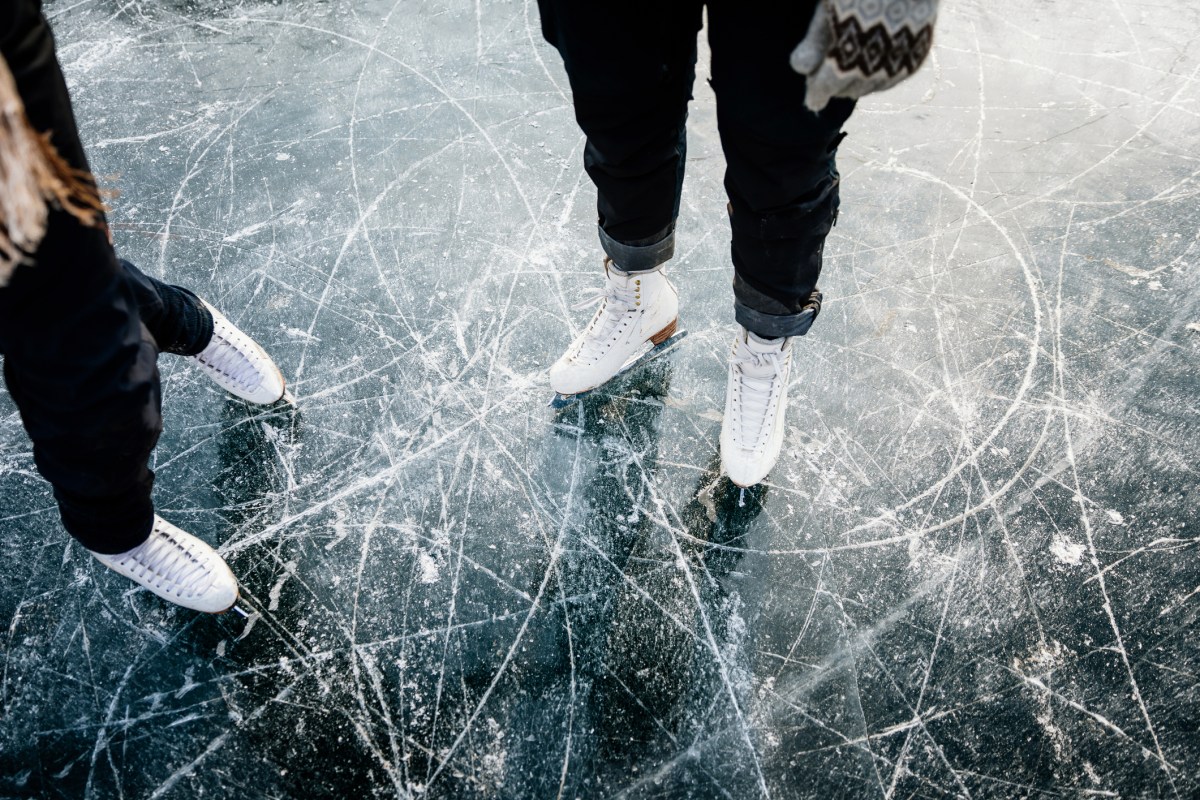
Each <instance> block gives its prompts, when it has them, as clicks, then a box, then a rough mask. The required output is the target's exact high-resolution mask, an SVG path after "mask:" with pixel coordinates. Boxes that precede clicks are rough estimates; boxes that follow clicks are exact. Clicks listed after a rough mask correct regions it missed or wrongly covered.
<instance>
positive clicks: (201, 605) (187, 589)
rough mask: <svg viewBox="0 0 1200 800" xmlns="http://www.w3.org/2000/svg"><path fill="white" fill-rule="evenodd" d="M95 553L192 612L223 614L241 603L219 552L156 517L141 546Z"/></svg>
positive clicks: (109, 564)
mask: <svg viewBox="0 0 1200 800" xmlns="http://www.w3.org/2000/svg"><path fill="white" fill-rule="evenodd" d="M92 555H93V556H95V557H96V560H97V561H99V562H100V563H101V564H103V565H104V566H106V567H108V568H109V569H111V570H113V571H114V572H119V573H120V574H122V575H124V576H125V577H126V578H129V579H130V580H132V581H133V582H134V583H139V584H141V585H142V586H145V587H146V588H147V589H149V590H150V591H152V592H154V593H155V594H156V595H158V596H159V597H161V598H162V599H164V600H167V601H170V602H172V603H175V604H176V605H180V606H183V607H184V608H190V609H192V610H193V611H204V612H206V613H209V614H220V613H222V612H225V611H228V610H229V609H230V608H231V607H233V604H234V603H235V602H237V598H238V585H237V579H236V578H234V577H233V573H232V572H231V571H230V570H229V566H228V565H227V564H226V563H225V560H224V559H222V558H221V556H220V555H218V554H217V551H216V550H213V549H212V548H211V547H209V546H208V545H207V544H205V543H204V542H202V541H200V540H199V539H197V538H196V537H195V536H192V535H191V534H189V533H185V532H184V531H181V530H180V529H179V528H176V527H175V526H174V525H172V524H171V523H169V522H167V521H166V520H165V519H163V518H162V517H159V516H157V515H155V517H154V527H153V528H152V529H151V531H150V538H149V539H147V540H146V541H144V542H142V543H141V544H139V545H138V546H137V547H135V548H133V549H132V550H127V551H126V552H124V553H117V554H116V555H105V554H104V553H95V552H93V553H92Z"/></svg>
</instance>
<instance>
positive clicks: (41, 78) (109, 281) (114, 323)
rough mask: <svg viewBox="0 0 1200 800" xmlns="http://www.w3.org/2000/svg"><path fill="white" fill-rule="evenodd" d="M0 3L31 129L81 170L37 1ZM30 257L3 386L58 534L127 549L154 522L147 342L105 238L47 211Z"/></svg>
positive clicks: (1, 296) (153, 393)
mask: <svg viewBox="0 0 1200 800" xmlns="http://www.w3.org/2000/svg"><path fill="white" fill-rule="evenodd" d="M4 5H5V8H4V11H3V12H0V17H2V19H0V22H3V23H4V24H3V25H0V30H3V31H4V33H3V38H2V39H0V50H2V52H3V55H4V58H5V60H6V61H7V62H8V65H9V68H10V69H11V71H12V73H13V76H14V78H15V79H16V81H17V86H18V90H19V91H20V93H21V96H22V98H23V99H24V101H25V106H26V113H27V115H28V117H29V119H30V121H31V123H32V124H33V125H34V127H35V128H36V129H38V130H49V131H51V135H52V142H53V143H54V145H55V146H56V148H57V149H58V151H59V153H60V154H61V155H62V156H63V157H64V158H65V159H66V160H67V161H68V163H70V164H71V166H72V167H75V168H76V169H80V170H87V168H88V166H87V161H86V159H85V157H84V154H83V148H82V146H81V145H80V143H79V138H78V135H77V133H76V130H75V120H74V116H73V114H72V112H71V105H70V99H69V97H68V96H67V90H66V85H65V83H64V82H63V79H62V73H61V71H60V70H59V66H58V62H57V59H56V58H55V55H54V40H53V37H52V35H51V33H50V29H49V27H48V26H47V25H46V22H45V20H44V19H43V18H42V16H41V13H40V10H39V6H40V4H39V3H37V2H35V0H13V2H10V3H6V4H4ZM33 260H34V262H35V263H34V264H33V265H29V266H22V267H18V268H17V270H16V272H15V273H14V274H13V278H12V281H11V283H10V284H9V285H8V286H7V287H6V288H4V289H0V351H2V352H3V353H4V357H5V360H4V372H5V379H6V381H7V383H8V386H9V390H10V392H11V393H12V397H13V399H14V400H15V401H16V403H17V406H18V408H19V409H20V411H21V417H22V420H23V422H24V424H25V427H26V430H27V431H28V432H29V435H30V438H31V439H33V443H34V459H35V461H36V463H37V466H38V469H39V471H40V472H41V473H42V475H43V476H45V477H46V479H47V480H49V481H50V482H51V484H52V485H53V486H54V493H55V497H56V498H57V500H58V502H59V507H60V510H61V512H62V517H63V524H64V526H65V527H66V528H67V531H68V532H69V533H71V535H73V536H75V537H76V538H77V539H79V540H80V542H81V543H83V545H84V546H85V547H87V548H88V549H90V550H96V551H101V552H110V553H112V552H120V551H122V550H127V549H129V548H131V547H134V546H136V545H138V544H140V543H142V542H143V541H145V540H146V538H147V537H148V536H149V534H150V530H151V526H152V522H153V517H154V510H153V506H152V505H151V502H150V488H151V486H152V484H153V481H154V475H153V473H152V472H151V471H150V470H149V469H148V467H147V461H148V458H149V454H150V451H151V450H152V449H153V447H154V445H155V443H156V442H157V440H158V435H159V431H160V430H161V426H162V418H161V415H160V409H159V385H158V371H157V367H156V365H155V359H156V355H157V354H156V352H155V347H154V342H153V340H152V339H151V338H150V336H149V334H148V333H147V331H146V330H145V328H144V327H143V325H142V323H141V321H140V319H139V317H138V312H137V302H136V300H135V298H134V296H133V292H132V291H131V290H130V288H129V286H128V285H127V284H126V282H125V279H124V276H123V274H122V271H121V269H120V267H119V266H118V264H117V261H116V258H115V256H114V255H113V252H112V247H111V246H110V245H109V243H108V240H107V234H106V232H105V231H102V230H97V229H92V228H85V227H83V226H82V225H80V224H79V222H78V221H77V220H75V218H74V217H71V216H70V215H68V214H66V213H63V212H59V211H51V213H50V217H49V220H48V226H47V232H46V236H45V239H44V240H43V242H42V244H41V246H40V247H39V248H38V250H37V252H36V253H34V254H33Z"/></svg>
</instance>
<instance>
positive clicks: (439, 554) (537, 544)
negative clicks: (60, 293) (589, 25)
mask: <svg viewBox="0 0 1200 800" xmlns="http://www.w3.org/2000/svg"><path fill="white" fill-rule="evenodd" d="M943 6H944V7H943V10H942V17H941V20H940V22H939V27H938V32H937V37H936V46H935V49H934V52H933V56H932V58H931V60H930V62H929V63H928V64H927V65H926V67H925V68H924V69H923V70H922V72H921V73H920V74H919V75H918V76H917V77H915V78H914V79H913V80H911V81H910V82H908V83H907V84H905V85H903V86H902V87H900V88H898V89H896V90H894V91H891V92H889V93H886V94H883V95H878V96H874V97H871V98H869V99H867V100H865V101H864V102H862V103H861V104H860V106H859V108H858V110H857V111H856V113H855V115H854V116H853V117H852V118H851V120H850V122H849V124H848V125H847V131H848V133H849V136H848V138H847V139H846V140H845V142H844V143H843V145H842V147H841V150H840V157H839V163H840V167H841V172H842V176H843V189H842V213H841V217H840V220H839V223H838V226H837V227H836V228H835V229H834V232H833V235H832V236H831V237H830V239H829V242H828V245H827V248H826V264H825V272H824V275H823V279H822V281H821V287H822V289H823V290H824V292H825V296H826V307H825V310H824V312H823V313H822V315H821V318H820V319H819V320H818V322H817V324H816V325H815V326H814V328H813V330H812V332H811V333H810V334H809V335H808V336H807V337H806V338H805V339H803V340H802V341H801V342H800V343H799V347H798V350H797V359H798V360H797V363H796V369H795V370H794V372H793V384H792V386H791V391H792V403H791V407H790V409H789V412H788V440H787V443H786V445H785V449H784V454H783V456H782V458H781V460H780V463H779V465H778V466H777V467H776V469H775V470H774V472H773V473H772V475H771V477H770V479H769V480H768V482H767V483H766V484H765V485H763V486H761V487H758V488H756V489H755V490H753V491H750V492H747V493H746V495H745V496H744V497H742V496H740V494H739V493H738V492H736V491H735V490H733V489H732V488H731V486H730V485H729V484H728V482H727V481H724V480H722V479H719V477H718V474H717V467H718V462H717V440H718V433H719V428H720V415H721V410H722V406H723V401H724V387H725V368H726V367H725V365H726V357H727V349H728V345H729V340H730V338H731V335H732V325H733V318H732V296H731V292H730V289H729V284H730V281H731V278H732V271H731V267H730V265H729V262H728V228H727V222H726V219H725V214H724V204H725V198H724V193H723V189H722V185H721V179H722V173H723V160H722V157H721V152H720V147H719V143H718V140H717V135H716V123H715V110H714V109H715V106H714V100H713V96H712V93H711V90H710V89H709V88H708V86H707V85H706V84H705V83H704V80H703V78H704V77H705V76H706V75H707V69H708V68H707V63H706V60H705V59H706V51H705V49H704V47H703V44H702V51H701V64H700V66H699V80H698V81H697V84H696V100H695V101H694V103H693V106H692V114H691V117H690V120H689V141H690V152H689V159H688V177H687V182H686V184H685V188H684V198H683V213H682V216H681V220H680V227H679V250H678V255H677V257H676V259H675V261H674V262H673V264H672V266H671V272H672V275H673V277H674V279H675V280H676V282H677V284H678V285H679V287H680V291H681V303H682V321H683V323H684V324H685V326H686V327H687V328H688V330H689V335H688V337H687V338H686V339H685V340H684V341H683V343H682V345H681V346H680V347H679V348H678V349H677V350H676V351H675V352H673V353H672V354H671V355H669V356H668V357H665V358H663V359H660V360H658V361H656V362H654V363H653V364H652V365H651V366H649V367H647V368H645V369H642V370H639V371H636V372H634V373H632V374H630V375H629V376H627V377H625V378H623V379H622V380H620V381H618V382H617V383H616V384H615V385H613V386H611V387H610V388H609V389H608V390H607V391H604V392H601V393H599V394H598V395H595V396H593V397H590V398H588V399H587V400H586V401H584V402H581V403H578V404H576V405H574V406H571V407H569V408H567V409H564V410H563V411H560V412H557V413H556V412H554V411H553V410H552V409H550V408H547V406H546V403H547V401H548V400H549V398H550V392H549V388H548V384H547V378H546V370H547V368H548V366H549V364H550V363H551V362H552V361H553V360H554V358H555V357H557V355H558V353H559V352H561V350H562V349H563V348H564V347H565V346H566V344H567V343H568V341H569V340H570V338H571V337H572V335H573V334H574V332H575V331H577V330H578V327H579V326H580V325H581V324H583V323H584V322H585V319H584V316H585V314H586V313H587V312H578V311H572V310H571V306H572V305H573V304H574V303H575V302H576V301H577V300H579V299H580V298H581V297H582V296H584V295H585V294H586V293H587V292H588V291H589V290H590V289H591V288H592V287H594V286H595V285H597V283H598V276H599V270H600V260H601V255H600V250H599V247H598V243H597V241H596V234H595V227H594V226H595V216H594V202H595V194H594V191H593V189H592V187H591V185H590V183H589V182H588V180H587V178H586V175H585V174H584V172H583V169H582V148H583V139H582V136H581V134H580V133H579V131H578V129H577V127H576V125H575V122H574V118H573V114H572V110H571V104H570V95H569V91H568V86H567V82H566V77H565V74H564V73H563V70H562V68H561V63H560V61H559V59H558V55H557V53H555V52H554V51H553V50H552V49H551V48H550V47H549V46H548V45H546V44H545V43H543V42H542V40H541V37H540V32H539V27H538V18H537V7H536V4H535V3H533V2H530V1H528V0H527V1H526V2H495V1H493V2H486V3H484V2H481V1H480V0H477V1H476V2H475V3H473V4H472V3H468V2H463V1H459V2H442V1H441V0H430V1H429V2H422V1H420V0H405V2H400V0H358V1H357V2H350V1H349V0H282V1H281V2H264V1H262V0H236V1H234V0H218V1H216V2H199V1H198V0H157V1H154V2H151V1H150V0H58V1H57V2H50V3H47V5H46V13H47V16H48V17H50V18H51V21H52V24H53V25H54V27H55V29H56V32H57V35H58V39H59V49H60V59H61V60H62V62H63V66H64V70H65V73H66V75H67V78H68V81H69V83H70V85H71V88H72V91H73V93H74V97H75V105H76V114H77V116H78V117H79V123H80V128H81V131H82V134H83V138H84V141H85V143H86V144H87V145H88V147H89V153H90V157H91V159H92V165H93V168H94V170H95V171H96V173H97V174H98V175H100V176H103V178H104V182H105V183H106V184H107V185H109V186H111V187H113V188H116V189H118V190H119V191H120V195H119V197H117V198H116V199H115V200H114V201H113V203H112V205H113V212H112V214H111V221H112V227H113V229H114V232H115V236H116V242H117V246H118V250H119V252H120V253H121V255H123V256H124V257H126V258H128V259H130V260H131V261H133V262H135V263H137V264H138V265H139V266H140V267H141V268H142V269H143V270H145V271H146V272H148V273H150V274H153V275H156V276H158V277H160V278H163V279H166V280H168V281H170V282H174V283H181V284H184V285H187V286H190V287H192V288H194V289H195V290H196V291H198V292H199V293H200V294H202V295H203V296H205V297H206V298H208V299H209V300H211V301H213V302H214V303H215V304H216V305H218V306H219V307H221V308H222V309H224V310H225V312H226V313H227V314H228V315H229V316H230V317H231V318H232V319H233V320H234V321H235V322H237V323H238V324H239V325H241V326H242V327H243V328H244V329H245V330H246V331H247V332H249V333H251V334H252V335H254V336H256V337H257V338H258V339H259V341H261V342H262V343H263V344H264V345H265V346H266V347H267V349H268V350H269V351H270V352H271V353H272V354H273V355H274V356H275V358H276V360H277V361H278V362H279V364H280V366H281V367H282V368H283V370H284V372H285V374H286V375H287V376H288V378H289V382H290V385H291V386H292V388H293V391H294V392H295V394H296V396H297V398H298V410H296V411H295V412H294V413H288V412H280V411H276V410H267V411H263V410H261V409H256V408H251V407H249V406H246V405H244V404H242V403H241V402H239V401H235V400H231V399H228V398H226V397H225V396H224V395H222V394H221V393H220V392H219V390H217V389H216V388H215V387H214V386H213V385H211V384H210V383H208V382H207V381H206V379H204V378H203V377H202V376H200V375H199V373H197V372H196V371H194V370H193V369H191V368H190V367H189V365H188V364H186V363H185V362H183V361H182V360H180V359H177V358H173V357H171V356H163V357H162V358H161V359H160V367H161V369H162V374H163V392H164V406H165V425H166V431H165V433H164V435H163V437H162V440H161V444H160V446H159V448H158V451H157V454H156V458H155V469H156V472H157V475H158V483H157V489H156V499H157V503H158V506H159V510H160V513H162V515H163V516H165V517H166V518H168V519H170V520H171V521H173V522H175V523H176V524H179V525H181V526H184V527H186V528H188V529H189V530H191V531H192V532H193V533H196V534H197V535H199V536H201V537H203V538H205V539H206V540H207V541H209V542H212V543H214V544H218V545H219V547H220V550H221V552H222V553H223V554H224V555H225V556H226V557H227V558H228V559H229V561H230V563H231V565H232V566H233V568H234V570H235V572H236V573H237V574H238V575H239V577H240V579H241V583H242V587H243V594H244V597H245V605H246V606H247V607H248V608H249V609H251V610H252V611H254V612H255V615H254V617H253V618H252V620H251V622H250V623H249V624H247V623H245V622H243V621H241V620H238V619H236V618H233V617H232V615H227V616H225V617H221V618H212V617H205V616H199V615H196V614H193V613H190V612H185V611H182V610H180V609H177V608H174V607H172V606H168V605H166V604H164V603H163V602H161V601H159V600H158V599H157V598H155V597H153V596H152V595H150V594H148V593H146V592H144V591H141V590H133V589H132V588H131V585H130V584H128V583H127V582H125V581H124V580H123V579H121V578H119V577H118V576H116V575H114V574H112V573H109V572H107V571H105V570H104V569H102V568H101V567H100V566H99V565H98V564H96V563H94V561H93V560H92V559H91V558H90V557H88V556H87V554H86V553H85V552H84V551H82V550H81V549H80V548H79V547H78V546H77V545H75V544H74V543H73V542H72V541H71V540H70V539H69V537H67V535H66V534H65V533H64V532H63V531H62V530H61V527H60V525H59V522H58V519H57V512H56V510H55V507H54V503H53V499H52V497H51V494H50V490H49V487H48V486H47V485H46V484H45V483H44V482H43V481H41V480H40V479H39V478H38V477H37V475H36V472H35V471H34V466H33V461H32V457H31V455H30V450H29V444H28V441H27V439H26V438H25V435H24V433H23V431H22V429H21V425H20V421H19V418H18V416H17V413H16V410H15V408H14V406H13V405H12V403H11V401H10V400H9V398H8V396H7V395H6V394H4V393H3V392H0V526H2V528H3V537H2V538H0V548H2V550H0V552H2V554H3V557H2V561H0V576H2V577H0V620H2V621H3V622H4V626H5V627H4V629H3V630H0V653H2V656H0V660H2V662H3V665H2V667H0V796H27V795H32V796H41V797H88V798H108V797H149V798H158V797H178V798H189V797H196V796H201V795H208V796H234V795H238V796H243V797H271V798H275V797H370V796H378V797H393V796H396V797H409V796H428V797H458V796H478V797H503V798H527V797H564V798H570V797H617V796H619V797H631V798H637V797H673V798H684V797H687V798H709V797H726V798H746V797H758V796H763V797H776V798H825V797H833V796H844V797H886V798H892V797H960V796H961V797H1015V796H1028V797H1034V796H1046V797H1057V796H1070V797H1118V796H1119V797H1193V796H1196V795H1197V794H1198V793H1200V767H1198V766H1197V765H1198V764H1200V739H1198V738H1197V736H1196V720H1197V719H1198V718H1200V677H1198V671H1200V645H1198V643H1197V642H1198V638H1197V618H1198V616H1200V564H1198V561H1197V543H1198V542H1200V524H1198V523H1197V519H1198V518H1200V493H1198V492H1197V469H1198V466H1197V465H1198V463H1200V458H1198V456H1200V415H1198V412H1197V400H1196V398H1197V392H1198V390H1200V378H1198V377H1197V369H1196V366H1197V357H1198V353H1200V277H1198V275H1200V272H1198V270H1197V266H1196V265H1197V261H1198V260H1200V202H1198V195H1200V37H1197V35H1196V32H1197V31H1198V30H1200V8H1198V7H1196V6H1195V5H1192V4H1187V3H1171V4H1165V5H1164V4H1160V3H1152V2H1148V0H1114V2H1111V3H1100V4H1097V5H1096V7H1095V8H1089V9H1087V10H1084V11H1081V10H1080V8H1079V6H1078V4H1068V3H1064V2H1041V1H1039V0H1013V2H1009V3H1003V4H996V3H985V2H980V0H955V1H953V2H951V0H945V2H944V3H943Z"/></svg>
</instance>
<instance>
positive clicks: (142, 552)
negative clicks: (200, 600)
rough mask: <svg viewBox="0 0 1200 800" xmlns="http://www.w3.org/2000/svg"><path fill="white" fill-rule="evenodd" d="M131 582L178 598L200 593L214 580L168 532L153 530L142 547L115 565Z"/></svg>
mask: <svg viewBox="0 0 1200 800" xmlns="http://www.w3.org/2000/svg"><path fill="white" fill-rule="evenodd" d="M117 563H118V564H120V565H121V566H122V567H124V568H125V569H128V570H130V571H131V572H132V573H133V574H134V576H135V579H137V580H141V581H146V582H148V583H152V584H154V586H155V587H156V588H158V589H162V590H164V591H167V592H170V593H172V594H175V595H178V596H180V597H189V596H191V597H194V596H197V595H201V594H204V593H205V592H206V591H208V590H209V588H210V587H211V586H212V585H213V582H214V581H215V580H216V577H217V575H216V571H215V570H213V569H211V568H210V565H208V564H206V563H205V562H204V561H203V560H202V559H200V558H198V557H197V556H196V555H195V554H194V553H192V551H191V550H189V549H188V547H187V546H186V545H185V544H184V543H183V542H181V541H179V540H177V539H176V538H175V537H174V536H172V535H171V534H170V532H168V531H164V530H162V529H160V528H157V527H156V528H155V530H154V532H153V533H151V534H150V538H149V539H147V540H146V541H145V542H144V543H143V544H141V545H139V546H138V547H135V548H134V549H133V550H130V551H129V552H128V553H125V554H124V556H123V557H122V558H121V559H120V561H118V562H117Z"/></svg>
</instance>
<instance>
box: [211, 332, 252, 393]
mask: <svg viewBox="0 0 1200 800" xmlns="http://www.w3.org/2000/svg"><path fill="white" fill-rule="evenodd" d="M220 327H221V326H214V328H213V337H212V341H211V342H209V344H208V347H206V348H204V352H202V353H200V354H199V355H198V356H196V358H197V359H198V360H199V361H200V362H201V363H203V364H207V365H208V366H210V367H212V368H213V369H215V370H217V371H218V372H220V373H221V374H222V375H225V376H226V377H228V378H229V379H230V380H232V381H234V382H235V383H236V384H237V385H238V386H240V387H242V388H243V389H245V390H246V391H248V392H252V391H254V390H255V389H257V388H258V387H259V385H260V384H261V383H262V377H263V376H262V373H261V372H260V371H259V369H258V368H257V366H256V365H255V364H254V363H253V362H252V361H251V360H250V359H249V358H247V357H246V355H245V354H244V353H243V352H242V350H244V349H248V348H239V347H238V346H237V343H236V342H235V341H234V337H233V335H232V334H230V333H229V332H228V331H224V330H220Z"/></svg>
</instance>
